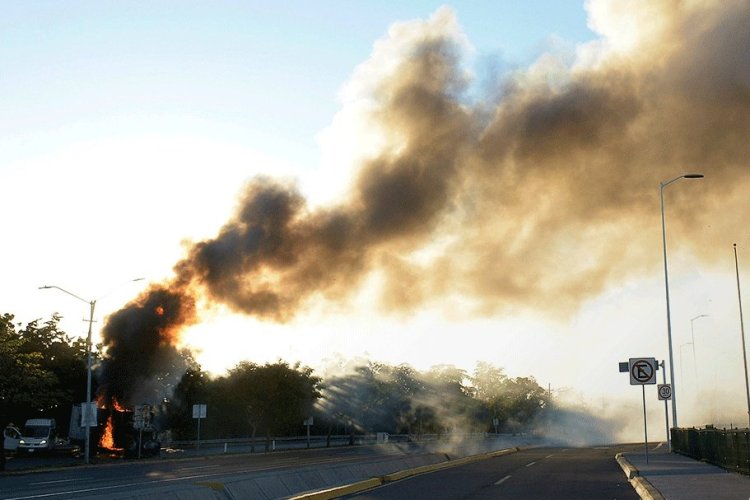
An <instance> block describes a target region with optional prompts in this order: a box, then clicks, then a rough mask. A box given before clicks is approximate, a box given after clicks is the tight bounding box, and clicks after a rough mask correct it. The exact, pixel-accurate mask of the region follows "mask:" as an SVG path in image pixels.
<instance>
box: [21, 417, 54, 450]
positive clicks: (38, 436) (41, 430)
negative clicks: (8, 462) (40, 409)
mask: <svg viewBox="0 0 750 500" xmlns="http://www.w3.org/2000/svg"><path fill="white" fill-rule="evenodd" d="M56 438H57V423H56V422H55V419H54V418H30V419H29V420H27V421H26V425H24V426H23V431H21V439H20V440H19V441H18V452H19V453H24V452H25V453H34V452H37V451H50V450H52V449H53V448H54V447H55V442H56Z"/></svg>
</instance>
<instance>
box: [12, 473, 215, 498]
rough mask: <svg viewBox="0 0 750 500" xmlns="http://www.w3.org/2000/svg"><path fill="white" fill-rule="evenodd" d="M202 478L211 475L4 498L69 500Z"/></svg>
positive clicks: (210, 475)
mask: <svg viewBox="0 0 750 500" xmlns="http://www.w3.org/2000/svg"><path fill="white" fill-rule="evenodd" d="M204 477H212V474H200V475H195V476H183V477H175V478H171V479H160V480H157V481H145V482H141V483H132V484H115V485H111V486H101V487H99V488H85V489H81V490H70V491H59V492H56V493H42V494H40V495H29V496H25V497H13V498H6V499H5V500H27V499H30V498H50V497H59V496H67V497H69V498H73V497H76V496H78V495H77V494H78V493H90V492H92V491H104V490H114V489H117V488H129V487H133V486H144V485H147V484H157V483H170V482H175V481H183V480H187V479H199V478H204Z"/></svg>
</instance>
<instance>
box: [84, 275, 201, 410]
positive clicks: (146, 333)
mask: <svg viewBox="0 0 750 500" xmlns="http://www.w3.org/2000/svg"><path fill="white" fill-rule="evenodd" d="M195 319H196V316H195V304H194V301H193V299H192V297H191V296H190V295H188V294H186V293H185V292H184V290H181V289H180V287H179V286H175V285H174V284H172V286H169V287H168V286H152V287H151V288H150V289H149V290H147V291H146V292H144V293H143V294H142V295H141V296H140V297H138V298H137V299H136V300H134V301H133V302H131V303H130V304H128V305H126V306H125V307H124V308H123V309H121V310H119V311H118V312H116V313H114V314H112V315H111V316H109V317H108V318H107V323H106V325H105V327H104V329H103V330H102V337H103V339H104V344H105V345H106V347H107V352H106V356H105V358H104V360H103V363H102V365H101V366H100V368H99V371H98V373H97V375H98V378H99V380H100V390H99V394H100V396H102V397H103V398H104V403H105V405H106V406H108V407H110V405H111V403H112V401H113V400H117V401H118V402H119V403H120V404H127V405H130V406H132V405H136V404H141V403H155V402H156V401H155V399H156V398H158V397H159V396H163V394H159V392H156V396H155V395H154V392H155V390H154V389H155V387H154V384H155V383H157V381H155V378H157V377H158V378H162V379H164V378H167V377H175V376H177V377H179V376H181V374H182V372H179V373H177V371H178V370H179V368H178V369H177V370H175V369H173V367H181V368H182V371H183V372H184V368H185V367H184V366H182V365H183V364H184V360H183V359H182V358H181V356H180V353H179V351H178V349H177V347H176V345H177V341H178V339H179V332H180V329H181V328H184V327H185V326H188V325H190V324H192V323H193V322H195ZM170 369H171V370H170ZM161 382H162V383H164V384H169V382H171V381H167V380H162V381H161Z"/></svg>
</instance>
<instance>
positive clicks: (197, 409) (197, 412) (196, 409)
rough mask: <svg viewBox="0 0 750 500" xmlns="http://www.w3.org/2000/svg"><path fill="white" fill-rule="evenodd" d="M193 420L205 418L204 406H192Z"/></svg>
mask: <svg viewBox="0 0 750 500" xmlns="http://www.w3.org/2000/svg"><path fill="white" fill-rule="evenodd" d="M193 418H197V419H199V420H200V419H201V418H206V405H201V404H198V405H193Z"/></svg>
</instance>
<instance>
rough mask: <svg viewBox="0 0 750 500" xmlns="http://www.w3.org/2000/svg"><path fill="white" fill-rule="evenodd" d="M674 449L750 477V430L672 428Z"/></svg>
mask: <svg viewBox="0 0 750 500" xmlns="http://www.w3.org/2000/svg"><path fill="white" fill-rule="evenodd" d="M671 436H672V450H673V451H675V452H676V453H680V454H682V455H687V456H689V457H692V458H694V459H696V460H702V461H705V462H708V463H711V464H714V465H718V466H719V467H723V468H724V469H727V470H731V471H734V472H740V473H742V474H747V475H750V430H748V429H730V430H727V429H715V428H713V427H706V428H704V429H695V428H690V429H679V428H673V429H671Z"/></svg>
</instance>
